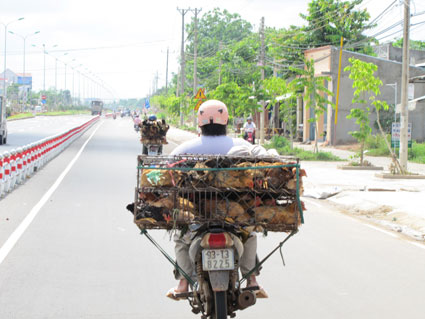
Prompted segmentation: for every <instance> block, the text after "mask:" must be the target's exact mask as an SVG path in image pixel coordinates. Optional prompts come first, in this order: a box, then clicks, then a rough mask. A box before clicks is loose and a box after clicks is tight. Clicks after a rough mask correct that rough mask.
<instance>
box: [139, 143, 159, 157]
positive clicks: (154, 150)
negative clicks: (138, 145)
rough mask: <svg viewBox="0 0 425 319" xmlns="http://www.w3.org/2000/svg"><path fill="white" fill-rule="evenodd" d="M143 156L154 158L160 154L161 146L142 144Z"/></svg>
mask: <svg viewBox="0 0 425 319" xmlns="http://www.w3.org/2000/svg"><path fill="white" fill-rule="evenodd" d="M143 154H145V155H150V156H155V155H161V154H162V145H160V144H147V145H145V144H143Z"/></svg>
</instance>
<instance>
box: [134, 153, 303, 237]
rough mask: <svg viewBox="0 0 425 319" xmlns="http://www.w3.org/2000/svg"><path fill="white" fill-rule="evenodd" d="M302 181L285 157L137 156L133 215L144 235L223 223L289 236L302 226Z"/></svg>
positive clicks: (296, 164) (291, 160) (296, 163)
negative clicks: (152, 229)
mask: <svg viewBox="0 0 425 319" xmlns="http://www.w3.org/2000/svg"><path fill="white" fill-rule="evenodd" d="M304 176H306V172H305V171H304V170H303V169H301V168H300V166H299V161H298V160H297V159H294V158H287V157H237V156H211V155H208V156H189V155H187V156H186V155H179V156H156V157H149V156H139V157H138V185H137V188H136V193H135V204H134V206H132V207H131V209H132V210H133V213H134V221H135V223H136V224H137V225H138V226H139V227H140V228H142V229H151V228H158V229H173V228H183V227H185V226H187V225H188V224H194V223H199V224H202V223H205V222H221V223H223V222H224V223H231V224H234V225H237V226H241V227H251V228H252V229H253V230H257V231H284V232H289V231H293V230H296V229H298V227H299V226H300V224H301V223H302V222H303V210H304V209H305V208H304V205H303V203H302V201H301V200H300V195H301V194H302V192H303V183H302V177H304Z"/></svg>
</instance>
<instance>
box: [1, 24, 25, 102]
mask: <svg viewBox="0 0 425 319" xmlns="http://www.w3.org/2000/svg"><path fill="white" fill-rule="evenodd" d="M21 20H24V18H19V19H17V20H13V21H10V22H8V23H3V22H2V23H1V24H2V25H3V26H4V71H3V96H4V97H5V99H6V96H7V94H6V93H7V92H6V43H7V27H8V26H9V24H11V23H13V22H16V21H21Z"/></svg>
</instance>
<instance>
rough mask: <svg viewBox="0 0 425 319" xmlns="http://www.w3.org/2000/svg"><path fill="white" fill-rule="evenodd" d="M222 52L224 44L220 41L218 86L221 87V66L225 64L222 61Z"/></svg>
mask: <svg viewBox="0 0 425 319" xmlns="http://www.w3.org/2000/svg"><path fill="white" fill-rule="evenodd" d="M221 50H223V42H221V41H220V43H219V44H218V51H219V52H220V61H219V62H218V85H221V65H222V64H223V61H222V60H221Z"/></svg>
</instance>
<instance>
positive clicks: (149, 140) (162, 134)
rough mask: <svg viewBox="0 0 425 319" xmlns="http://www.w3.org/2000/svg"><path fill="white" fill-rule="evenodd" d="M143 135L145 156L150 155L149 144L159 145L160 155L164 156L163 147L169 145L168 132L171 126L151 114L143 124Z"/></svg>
mask: <svg viewBox="0 0 425 319" xmlns="http://www.w3.org/2000/svg"><path fill="white" fill-rule="evenodd" d="M140 126H141V129H142V135H141V137H142V138H141V140H140V141H141V143H142V144H143V154H148V145H149V144H158V145H160V146H159V151H158V154H162V145H163V144H168V142H167V138H166V135H167V131H168V129H169V125H168V124H167V123H166V122H165V120H164V119H162V120H158V119H157V117H156V115H155V114H150V115H149V116H148V117H147V118H145V120H143V122H142V123H141V125H140Z"/></svg>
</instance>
